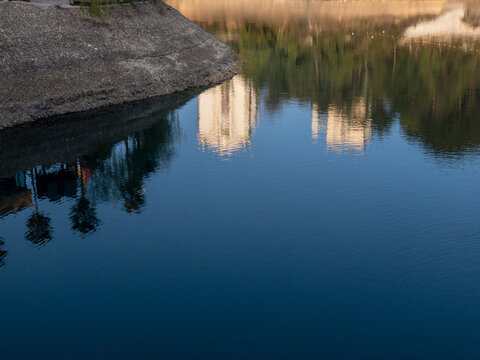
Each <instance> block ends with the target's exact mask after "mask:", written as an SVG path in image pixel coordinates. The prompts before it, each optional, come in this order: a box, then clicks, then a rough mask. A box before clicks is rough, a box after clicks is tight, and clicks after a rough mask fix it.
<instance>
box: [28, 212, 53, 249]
mask: <svg viewBox="0 0 480 360" xmlns="http://www.w3.org/2000/svg"><path fill="white" fill-rule="evenodd" d="M25 238H26V239H27V240H29V241H31V242H32V243H34V244H35V245H44V244H46V243H47V242H48V241H50V240H52V227H51V226H50V218H49V217H47V216H44V215H42V214H41V213H37V212H34V213H33V214H32V215H31V216H30V217H29V218H28V219H27V232H26V233H25Z"/></svg>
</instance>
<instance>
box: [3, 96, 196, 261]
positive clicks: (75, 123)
mask: <svg viewBox="0 0 480 360" xmlns="http://www.w3.org/2000/svg"><path fill="white" fill-rule="evenodd" d="M197 94H198V92H191V93H185V94H180V95H177V96H174V97H170V98H162V99H156V100H151V101H147V102H143V103H141V104H130V105H126V106H123V107H119V108H111V109H105V110H102V111H100V112H91V113H84V114H77V115H72V116H68V117H63V118H59V119H54V120H53V121H52V122H43V123H36V124H33V125H30V126H24V127H20V128H13V129H9V130H6V131H3V132H1V133H0V137H1V140H2V146H1V147H0V158H5V159H9V161H5V162H2V163H1V165H0V174H2V175H4V177H3V178H1V179H0V218H2V217H6V216H8V215H10V214H14V213H19V212H21V211H23V210H25V209H27V208H32V213H31V215H30V216H28V218H27V219H26V222H25V238H26V239H27V240H29V241H30V242H32V243H33V244H35V245H37V246H42V245H45V244H47V243H48V242H49V241H50V240H52V238H53V237H54V229H53V222H52V219H51V218H50V217H49V216H48V214H46V213H45V212H44V211H43V209H42V207H43V206H42V204H43V201H48V202H51V203H54V204H60V203H63V202H69V203H71V204H72V205H71V207H70V212H69V219H70V222H71V229H72V231H73V232H76V233H79V234H80V235H81V236H85V235H87V234H89V233H92V232H95V231H96V230H97V229H98V227H99V226H100V224H101V220H100V219H99V217H98V215H97V210H96V208H97V206H98V204H99V203H101V202H108V203H111V204H115V203H118V204H120V207H121V208H122V209H123V210H124V211H126V212H128V213H139V212H141V211H142V209H143V207H144V206H145V203H146V198H145V193H144V181H145V179H146V178H147V177H148V176H149V174H152V173H153V172H155V171H157V170H159V169H162V168H165V167H168V164H169V161H170V160H171V159H172V157H173V156H174V154H175V150H174V141H175V139H176V138H177V137H178V136H179V134H180V133H179V128H178V122H177V117H176V115H175V113H174V109H175V108H177V107H178V106H180V105H182V104H184V103H185V102H186V101H188V100H189V99H191V98H192V97H193V96H195V95H197ZM85 129H90V131H86V130H85ZM42 135H44V136H42ZM92 139H93V140H94V141H92ZM99 139H101V141H98V140H99ZM3 140H4V141H3ZM52 140H54V141H56V142H55V143H52ZM11 154H15V155H16V157H15V158H11ZM9 155H10V156H9ZM10 159H12V161H10ZM62 160H63V161H64V162H63V161H62ZM59 161H60V162H59ZM12 173H13V175H10V174H12ZM5 174H9V176H5ZM3 245H4V242H3V240H2V243H0V262H1V263H3V258H4V257H5V255H6V251H5V250H3Z"/></svg>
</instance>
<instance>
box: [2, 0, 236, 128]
mask: <svg viewBox="0 0 480 360" xmlns="http://www.w3.org/2000/svg"><path fill="white" fill-rule="evenodd" d="M240 67H241V60H240V59H239V58H238V56H237V55H236V54H235V53H234V52H233V51H232V50H231V49H230V48H229V47H228V46H227V45H225V44H223V43H222V42H220V41H219V40H217V39H216V38H215V37H213V36H212V35H210V34H208V33H207V32H205V31H204V30H202V29H201V28H200V27H198V26H197V25H195V24H194V23H192V22H191V21H189V20H188V19H186V18H185V17H183V16H182V15H181V14H180V13H179V12H177V11H176V10H174V9H173V8H171V7H169V6H167V5H164V4H159V5H150V4H148V3H142V4H137V5H136V6H135V7H132V6H130V5H125V6H114V7H112V8H111V9H110V14H109V16H108V18H107V20H106V22H101V21H99V20H97V19H93V18H91V17H89V16H88V15H86V14H84V13H83V12H82V11H81V10H80V9H79V8H69V9H64V8H57V7H45V8H43V7H42V8H41V7H38V6H35V5H32V4H29V3H21V2H10V3H5V2H0V77H1V79H2V86H1V87H0V129H2V128H6V127H11V126H14V125H18V124H24V123H28V122H31V121H34V120H37V119H42V118H48V117H51V116H55V115H62V114H67V113H73V112H79V111H85V110H91V109H95V108H99V107H103V106H107V105H115V104H122V103H126V102H130V101H134V100H141V99H146V98H152V97H156V96H160V95H166V94H171V93H175V92H179V91H182V90H186V89H190V88H196V87H202V86H209V85H213V84H216V83H220V82H222V81H224V80H226V79H228V78H230V77H232V76H233V75H235V74H236V73H237V72H238V71H239V70H240Z"/></svg>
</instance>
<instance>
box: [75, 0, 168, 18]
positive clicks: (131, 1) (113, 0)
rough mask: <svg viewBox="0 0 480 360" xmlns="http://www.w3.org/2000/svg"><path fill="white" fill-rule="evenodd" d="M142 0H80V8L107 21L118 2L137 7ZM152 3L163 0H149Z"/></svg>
mask: <svg viewBox="0 0 480 360" xmlns="http://www.w3.org/2000/svg"><path fill="white" fill-rule="evenodd" d="M138 2H145V1H141V0H80V8H81V9H82V10H83V11H84V12H86V13H88V14H89V15H90V16H92V17H94V18H97V19H99V20H101V21H105V20H106V18H107V17H108V16H109V14H110V7H111V6H113V5H116V4H128V5H130V6H132V7H135V6H136V4H137V3H138ZM148 2H149V3H150V4H154V5H156V4H159V3H163V0H148Z"/></svg>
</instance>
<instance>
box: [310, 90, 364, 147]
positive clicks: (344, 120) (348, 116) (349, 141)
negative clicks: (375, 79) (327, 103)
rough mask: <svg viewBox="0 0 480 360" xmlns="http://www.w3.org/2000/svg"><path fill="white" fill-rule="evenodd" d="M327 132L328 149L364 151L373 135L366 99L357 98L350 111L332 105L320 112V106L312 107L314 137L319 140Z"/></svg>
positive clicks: (314, 105)
mask: <svg viewBox="0 0 480 360" xmlns="http://www.w3.org/2000/svg"><path fill="white" fill-rule="evenodd" d="M322 133H325V134H326V135H325V142H326V146H327V149H328V150H331V151H333V152H344V151H354V152H357V153H360V154H361V153H363V152H364V150H365V147H366V145H367V143H368V141H369V140H370V138H371V136H372V121H371V118H370V117H369V108H368V105H367V104H366V102H365V100H364V99H362V98H359V99H356V100H355V101H354V103H353V106H352V109H351V111H350V113H344V111H343V110H342V109H339V108H335V107H330V108H329V109H328V110H327V112H320V111H319V110H318V106H317V105H316V104H313V108H312V139H313V140H314V141H318V139H319V137H320V134H322Z"/></svg>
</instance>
